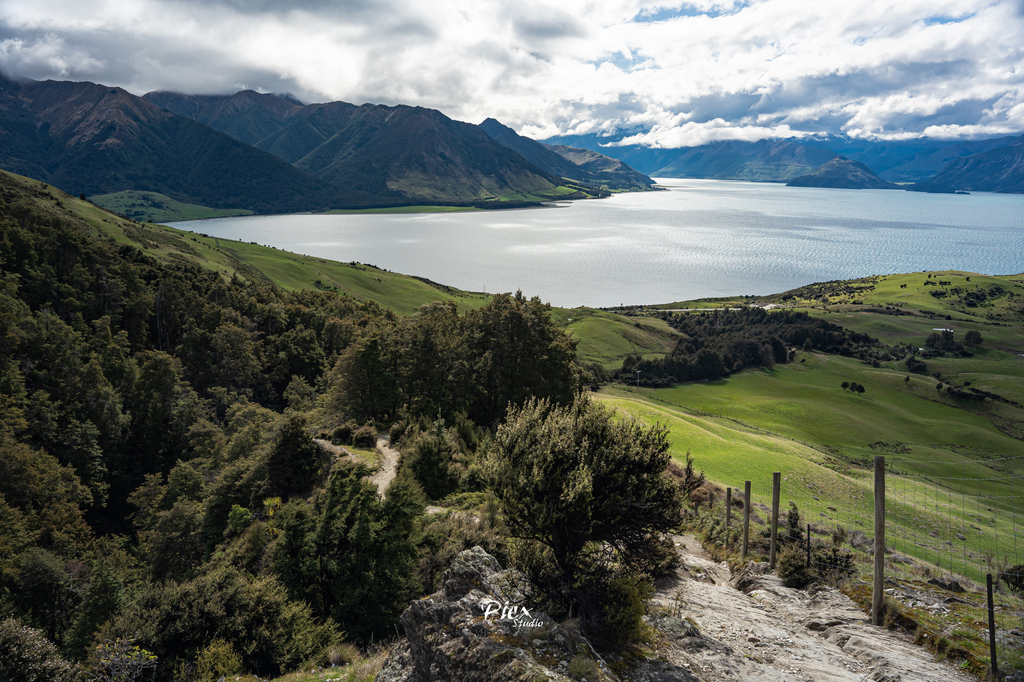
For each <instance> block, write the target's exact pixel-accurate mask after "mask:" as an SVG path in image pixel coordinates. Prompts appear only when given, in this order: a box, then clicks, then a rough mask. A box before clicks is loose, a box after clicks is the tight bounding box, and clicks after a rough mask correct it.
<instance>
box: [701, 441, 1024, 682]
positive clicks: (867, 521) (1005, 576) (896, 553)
mask: <svg viewBox="0 0 1024 682" xmlns="http://www.w3.org/2000/svg"><path fill="white" fill-rule="evenodd" d="M907 450H909V448H901V447H900V446H899V445H895V446H890V447H889V451H887V452H886V454H885V455H878V456H876V457H875V458H874V461H873V462H872V464H873V471H871V470H868V471H863V470H861V469H852V470H850V471H848V472H844V473H843V474H842V475H839V474H837V475H836V476H835V477H834V480H833V481H831V482H829V483H820V482H819V483H816V482H814V481H811V480H809V479H808V478H807V477H805V476H803V475H801V474H799V473H786V472H772V475H771V478H768V477H767V476H763V477H755V478H752V480H749V481H742V482H740V481H737V482H736V483H735V484H734V485H730V486H729V487H728V488H727V489H726V493H725V496H724V497H725V499H724V500H722V501H723V502H725V505H726V512H725V520H724V523H725V526H726V534H725V537H726V538H727V542H729V543H730V544H732V543H735V548H736V549H737V550H739V553H740V556H741V559H742V560H747V559H748V558H751V557H753V556H755V555H759V556H763V557H764V558H765V559H766V560H767V561H768V562H769V563H770V564H771V566H772V568H776V567H777V565H778V561H779V556H780V552H781V551H787V552H790V553H791V552H793V551H794V547H799V548H800V550H801V551H802V552H803V553H804V555H805V556H806V565H807V567H808V568H810V569H813V570H814V572H815V574H816V575H817V576H818V577H819V578H821V579H823V580H825V581H826V582H832V583H833V584H838V583H840V582H842V581H843V580H844V579H849V578H856V577H858V576H859V583H860V584H861V585H860V589H862V590H869V591H870V593H869V594H863V595H861V596H863V597H865V598H864V599H863V601H864V602H868V601H869V603H870V607H869V608H870V612H871V617H872V622H874V623H876V624H879V625H886V624H888V622H886V620H885V618H886V611H887V610H888V611H889V617H890V618H892V617H893V616H892V613H893V605H894V606H895V607H896V612H897V613H898V612H900V611H907V612H910V613H913V614H915V620H916V621H917V622H920V623H922V624H927V625H928V626H929V627H930V628H931V629H932V630H933V631H935V632H937V633H938V635H934V634H933V635H931V636H933V637H935V636H939V637H941V638H942V639H943V640H947V639H948V641H946V642H945V643H943V642H933V643H932V648H933V650H936V651H938V653H940V654H944V655H945V654H947V653H949V655H950V656H951V657H953V656H956V655H966V654H964V653H963V652H962V651H960V649H962V647H960V648H958V647H957V645H956V644H955V641H957V640H958V638H959V641H967V643H969V644H971V645H972V648H971V652H972V653H971V655H972V656H973V657H974V658H975V659H977V658H979V654H978V653H977V652H978V651H980V650H982V649H985V650H986V653H987V656H985V657H984V658H985V659H986V660H985V664H986V665H987V666H988V667H989V669H990V670H989V674H990V675H992V678H993V679H999V671H1000V666H1002V670H1003V671H1004V672H1005V671H1006V670H1011V669H1014V668H1016V669H1024V557H1022V556H1021V555H1022V554H1024V537H1022V531H1024V507H1022V506H1021V505H1022V504H1024V487H1022V483H1021V479H1024V457H1020V456H1017V457H977V458H974V459H957V460H955V461H954V460H952V459H942V458H934V459H916V458H911V457H909V456H906V455H908V454H909V453H908V452H906V451H907ZM714 502H715V501H712V504H713V503H714ZM794 516H798V517H799V523H794V518H793V517H794ZM784 548H785V549H784ZM789 561H790V562H791V563H792V561H793V559H792V558H790V559H789ZM868 566H870V567H871V568H870V570H868V569H867V567H868ZM865 574H869V575H870V580H869V581H868V580H865V579H864V576H865ZM868 582H869V583H870V585H869V586H867V585H864V584H863V583H868ZM851 596H852V595H851ZM868 596H869V597H870V600H868V599H867V597H868Z"/></svg>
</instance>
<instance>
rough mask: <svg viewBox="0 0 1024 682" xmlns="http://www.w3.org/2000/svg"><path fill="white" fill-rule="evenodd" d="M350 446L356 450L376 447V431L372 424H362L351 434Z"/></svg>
mask: <svg viewBox="0 0 1024 682" xmlns="http://www.w3.org/2000/svg"><path fill="white" fill-rule="evenodd" d="M352 445H354V446H355V447H357V448H374V447H377V429H375V428H373V425H372V424H363V425H362V426H360V427H359V429H358V430H357V431H356V432H355V433H353V434H352Z"/></svg>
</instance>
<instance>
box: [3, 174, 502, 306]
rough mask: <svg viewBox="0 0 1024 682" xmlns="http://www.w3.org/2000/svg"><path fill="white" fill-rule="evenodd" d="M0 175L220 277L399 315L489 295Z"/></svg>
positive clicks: (52, 207)
mask: <svg viewBox="0 0 1024 682" xmlns="http://www.w3.org/2000/svg"><path fill="white" fill-rule="evenodd" d="M0 173H3V178H4V184H5V185H7V186H8V187H10V188H11V190H16V191H17V193H18V195H19V196H18V198H17V200H20V201H24V202H27V203H29V204H30V205H33V206H37V207H39V208H40V209H42V210H43V211H45V212H47V213H50V214H52V215H54V216H56V217H60V218H61V219H73V220H81V221H82V222H83V223H84V224H85V225H87V226H88V227H89V228H90V229H91V230H92V231H93V232H94V233H98V234H101V235H103V236H104V237H106V238H107V239H110V240H112V241H114V242H116V243H118V244H126V245H132V246H135V247H136V248H138V249H140V250H141V251H143V252H144V253H146V254H147V255H149V256H152V257H154V258H156V259H157V260H160V261H163V262H169V261H182V260H187V261H192V262H195V263H198V264H199V265H201V266H202V267H204V268H207V269H209V270H213V271H216V272H219V273H221V274H222V275H224V276H225V277H233V276H238V277H241V278H243V279H253V280H262V281H267V282H271V283H273V284H276V285H277V286H280V287H281V288H282V289H284V290H286V291H293V290H296V289H328V290H333V291H337V292H339V293H344V294H347V295H349V296H354V297H355V298H358V299H360V300H372V301H376V302H377V303H379V304H381V305H382V306H384V307H386V308H390V309H392V310H394V311H395V312H397V313H399V314H403V315H408V314H411V313H412V312H413V311H414V310H415V309H416V308H418V307H419V306H421V305H424V304H427V303H431V302H434V301H444V300H455V301H457V302H458V303H459V306H460V307H465V308H478V307H480V306H481V305H483V304H484V303H485V302H486V301H487V300H488V299H489V296H488V295H486V294H473V293H467V292H463V291H459V290H457V289H453V288H451V287H446V286H443V285H438V284H434V283H430V282H426V281H424V280H420V279H417V278H415V277H409V276H407V275H400V274H397V273H393V272H387V271H386V270H381V269H378V268H375V267H373V266H371V265H363V264H360V263H355V262H352V263H338V262H335V261H328V260H324V259H321V258H313V257H310V256H301V255H299V254H294V253H290V252H288V251H282V250H280V249H273V248H270V247H266V246H260V245H257V244H247V243H245V242H239V241H233V240H230V239H218V238H215V237H208V236H204V235H202V234H197V233H192V232H186V231H183V230H176V229H174V228H171V227H167V226H165V225H155V224H142V223H137V222H134V221H131V220H127V219H125V218H122V217H121V216H119V215H115V214H113V213H111V212H109V211H107V210H105V209H103V208H101V207H99V206H96V205H94V204H92V203H90V202H88V201H83V200H81V199H78V198H76V197H72V196H69V195H68V194H66V193H64V192H62V191H60V190H58V189H56V188H54V187H51V186H49V185H46V184H45V183H41V182H38V181H36V180H31V179H29V178H25V177H22V176H18V175H13V174H11V173H6V172H3V171H0Z"/></svg>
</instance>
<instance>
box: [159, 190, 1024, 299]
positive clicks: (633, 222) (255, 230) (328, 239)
mask: <svg viewBox="0 0 1024 682" xmlns="http://www.w3.org/2000/svg"><path fill="white" fill-rule="evenodd" d="M659 182H660V183H662V184H663V185H665V186H667V187H668V188H669V189H668V191H664V192H645V193H640V194H618V195H614V196H612V197H611V198H608V199H601V200H590V201H577V202H571V203H566V204H563V205H559V206H557V207H551V208H531V209H521V210H502V211H474V212H461V213H418V214H353V215H280V216H252V217H244V218H217V219H212V220H203V221H198V222H197V221H189V222H181V223H173V226H174V227H177V228H180V229H185V230H193V231H196V232H204V233H206V234H209V235H214V236H217V237H224V238H228V239H238V240H242V241H247V242H256V243H259V244H266V245H268V246H274V247H277V248H281V249H286V250H288V251H294V252H297V253H303V254H308V255H311V256H318V257H322V258H328V259H331V260H337V261H345V262H348V261H358V262H361V263H371V264H373V265H376V266H378V267H381V268H384V269H387V270H392V271H394V272H401V273H404V274H407V275H418V276H420V277H426V278H428V279H431V280H434V281H436V282H441V283H443V284H448V285H451V286H455V287H458V288H460V289H466V290H472V291H487V292H491V293H495V292H502V291H515V290H517V289H521V290H522V291H523V293H524V294H526V295H528V296H535V295H536V296H540V297H541V298H542V299H543V300H545V301H548V302H550V303H552V304H553V305H557V306H563V307H575V306H579V305H588V306H595V307H600V306H617V305H622V304H627V305H629V304H653V303H667V302H673V301H683V300H688V299H694V298H704V297H710V296H731V295H737V294H754V295H760V294H770V293H778V292H782V291H786V290H788V289H792V288H795V287H798V286H802V285H804V284H810V283H812V282H820V281H826V280H833V279H850V278H856V277H865V276H868V275H874V274H889V273H896V272H915V271H919V270H943V269H957V270H965V271H971V272H978V273H983V274H1016V273H1020V272H1024V196H1022V195H1005V194H989V193H975V194H971V195H969V196H963V195H947V194H921V193H916V192H903V191H891V190H839V189H819V188H798V187H786V186H784V185H781V184H772V183H751V182H729V181H721V180H689V179H687V180H672V179H660V180H659Z"/></svg>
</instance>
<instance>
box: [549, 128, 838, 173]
mask: <svg viewBox="0 0 1024 682" xmlns="http://www.w3.org/2000/svg"><path fill="white" fill-rule="evenodd" d="M614 141H615V138H614V137H613V138H606V137H599V136H596V135H575V136H562V137H554V138H551V139H549V140H547V142H549V143H557V144H566V145H570V146H572V147H582V148H584V149H590V150H593V151H598V152H600V153H602V154H606V155H608V156H611V157H613V158H616V159H619V160H620V161H623V162H624V163H627V164H629V165H630V166H631V167H633V168H635V169H637V170H638V171H640V172H641V173H646V174H647V175H649V176H651V177H670V178H715V179H721V180H755V181H763V182H786V181H788V180H791V179H793V178H795V177H798V176H800V175H804V174H806V173H808V172H810V171H811V170H813V169H815V168H817V167H818V166H820V165H821V164H823V163H825V162H826V161H828V160H829V159H831V158H834V157H835V156H836V154H835V152H831V151H829V150H825V149H817V148H813V147H806V146H804V145H800V144H798V143H796V142H793V141H792V140H759V141H757V142H746V141H743V140H726V141H723V142H713V143H711V144H706V145H702V146H699V147H682V148H679V149H654V148H650V147H640V146H625V147H613V146H605V145H608V144H609V143H612V142H614Z"/></svg>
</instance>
